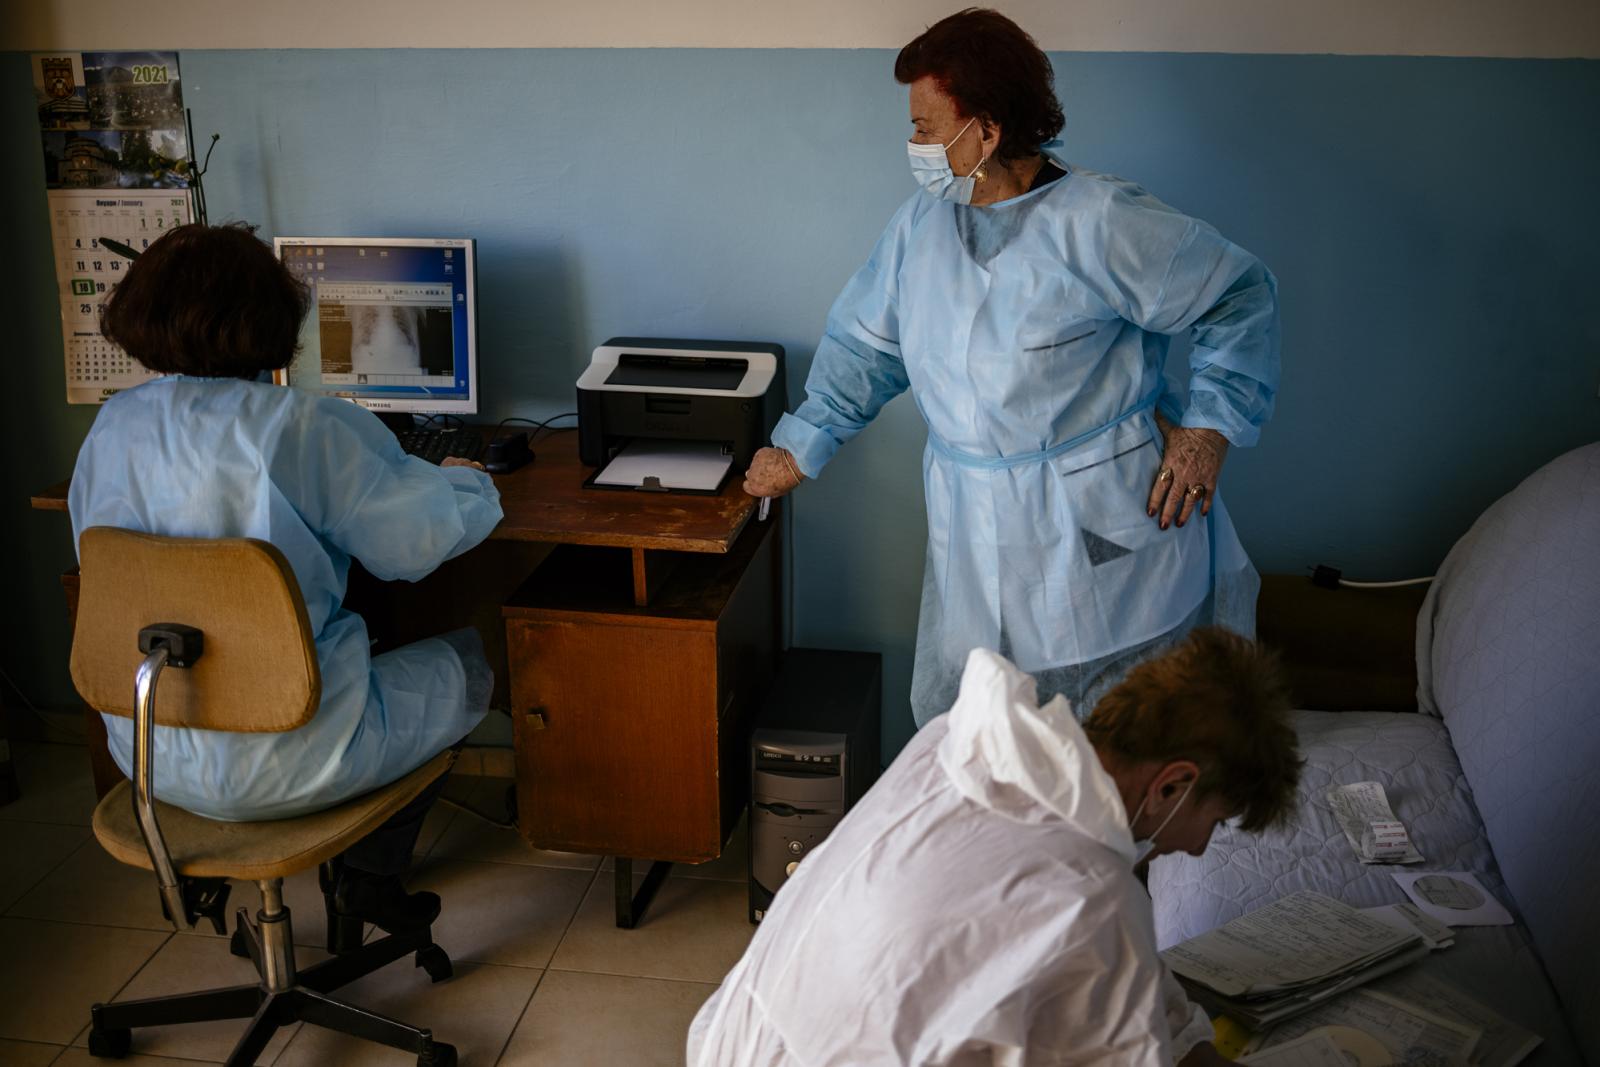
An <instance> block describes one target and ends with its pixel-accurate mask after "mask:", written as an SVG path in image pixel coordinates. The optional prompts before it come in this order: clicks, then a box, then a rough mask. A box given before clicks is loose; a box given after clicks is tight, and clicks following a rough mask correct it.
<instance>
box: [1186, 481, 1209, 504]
mask: <svg viewBox="0 0 1600 1067" xmlns="http://www.w3.org/2000/svg"><path fill="white" fill-rule="evenodd" d="M1184 495H1185V496H1192V497H1194V498H1195V499H1197V500H1198V499H1199V498H1200V497H1203V496H1205V495H1206V487H1205V486H1203V485H1199V484H1195V485H1191V486H1190V487H1189V491H1188V492H1187V493H1186V494H1184Z"/></svg>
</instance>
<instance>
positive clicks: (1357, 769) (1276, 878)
mask: <svg viewBox="0 0 1600 1067" xmlns="http://www.w3.org/2000/svg"><path fill="white" fill-rule="evenodd" d="M1295 726H1296V729H1297V731H1298V732H1299V735H1300V742H1301V751H1302V754H1303V755H1304V756H1305V757H1306V767H1305V771H1304V773H1303V775H1302V779H1301V785H1300V806H1299V810H1298V811H1297V812H1296V814H1295V816H1294V819H1293V824H1292V825H1291V826H1289V827H1287V828H1283V829H1278V830H1272V831H1268V832H1267V833H1265V834H1262V835H1260V836H1250V835H1246V834H1241V833H1238V832H1236V831H1234V830H1232V829H1230V828H1227V827H1220V828H1219V829H1218V830H1217V833H1216V835H1215V837H1213V839H1212V844H1211V847H1210V848H1209V849H1208V850H1207V851H1206V853H1205V855H1203V856H1201V857H1199V858H1195V857H1192V856H1186V855H1176V856H1166V857H1163V858H1161V859H1159V860H1156V861H1155V862H1154V863H1153V864H1152V865H1151V871H1150V892H1151V897H1152V898H1153V900H1154V903H1155V915H1156V935H1157V939H1158V941H1159V943H1160V944H1161V946H1162V947H1166V946H1169V945H1172V944H1175V943H1177V942H1179V941H1182V940H1184V939H1186V938H1189V937H1193V936H1195V935H1196V934H1199V933H1202V932H1204V931H1206V930H1209V929H1211V928H1213V927H1215V926H1218V925H1220V924H1222V923H1225V922H1227V921H1228V920H1230V919H1234V918H1237V917H1238V916H1239V915H1241V914H1243V913H1244V912H1246V911H1250V910H1252V909H1254V908H1257V907H1259V906H1261V905H1263V904H1266V903H1268V902H1270V901H1272V900H1276V899H1277V898H1279V897H1282V896H1286V895H1288V894H1290V893H1294V892H1298V891H1299V890H1302V889H1310V890H1315V891H1316V892H1319V893H1324V894H1326V895H1328V896H1330V897H1333V898H1335V899H1337V900H1342V901H1344V902H1345V903H1347V904H1350V905H1352V906H1354V907H1363V908H1364V907H1372V906H1375V905H1379V904H1393V903H1400V902H1402V901H1404V900H1406V899H1407V898H1406V896H1405V893H1404V892H1403V891H1402V890H1401V889H1400V886H1399V885H1398V884H1397V883H1396V882H1395V881H1394V879H1393V878H1392V877H1390V873H1389V872H1390V871H1391V870H1394V869H1395V868H1390V867H1382V866H1364V865H1363V864H1361V863H1360V862H1359V861H1357V860H1356V858H1355V855H1354V853H1353V852H1352V850H1351V848H1350V845H1349V843H1348V842H1347V841H1346V840H1345V838H1344V834H1343V833H1342V832H1341V831H1340V829H1339V826H1338V824H1337V823H1336V822H1335V821H1334V818H1333V814H1332V812H1331V811H1330V810H1329V807H1328V802H1327V800H1326V798H1325V794H1326V793H1327V791H1328V790H1329V789H1330V788H1331V787H1332V786H1335V785H1345V784H1349V783H1353V782H1361V781H1376V782H1381V783H1383V786H1384V789H1385V790H1386V791H1387V793H1388V796H1389V803H1390V806H1391V807H1392V808H1393V809H1394V811H1395V814H1396V815H1398V816H1399V817H1400V819H1401V820H1402V821H1403V822H1404V823H1405V824H1406V826H1407V827H1408V828H1409V830H1410V831H1411V837H1412V840H1413V841H1414V842H1415V843H1416V844H1417V847H1418V849H1419V850H1420V851H1421V852H1422V854H1423V856H1424V858H1425V862H1423V863H1420V864H1414V865H1412V866H1411V867H1409V868H1407V869H1410V870H1424V869H1426V870H1465V871H1472V872H1474V873H1476V874H1477V875H1478V877H1479V878H1480V879H1481V880H1482V881H1483V884H1484V885H1485V886H1486V887H1488V888H1489V889H1490V890H1491V891H1492V892H1494V893H1495V894H1496V895H1497V896H1498V897H1499V898H1500V900H1501V901H1502V902H1503V903H1504V904H1506V905H1507V906H1508V907H1509V908H1511V910H1512V912H1513V914H1515V913H1516V902H1515V901H1514V900H1512V899H1511V897H1510V894H1509V893H1507V891H1506V887H1505V883H1504V881H1503V880H1502V879H1501V876H1500V872H1499V869H1498V868H1497V866H1496V865H1495V860H1494V855H1493V853H1492V852H1491V851H1490V847H1489V842H1488V839H1487V837H1486V836H1485V834H1484V830H1483V825H1482V822H1481V821H1480V819H1479V817H1478V811H1477V808H1476V807H1475V805H1474V804H1473V800H1472V793H1471V790H1470V788H1469V787H1468V784H1467V781H1466V779H1465V777H1464V776H1463V775H1462V772H1461V765H1460V763H1459V762H1458V761H1457V759H1456V754H1455V752H1454V750H1453V749H1452V748H1451V745H1450V736H1449V734H1448V732H1447V731H1446V729H1445V726H1444V724H1443V723H1442V722H1440V721H1439V720H1437V719H1434V718H1431V717H1428V716H1424V715H1416V714H1392V713H1387V712H1342V713H1333V712H1320V711H1301V712H1296V713H1295ZM1596 948H1597V950H1600V946H1596ZM1417 966H1420V967H1426V968H1428V969H1429V972H1430V973H1432V974H1435V975H1437V976H1438V977H1440V978H1443V979H1445V980H1446V981H1450V982H1453V983H1455V984H1456V985H1458V986H1460V987H1461V988H1463V989H1465V990H1467V991H1468V992H1470V993H1473V994H1475V995H1476V996H1477V997H1478V998H1479V999H1481V1000H1483V1001H1484V1002H1485V1003H1487V1004H1490V1005H1492V1006H1494V1007H1495V1008H1496V1009H1497V1010H1498V1011H1500V1012H1501V1013H1502V1014H1504V1015H1505V1016H1507V1017H1508V1018H1510V1019H1512V1020H1513V1021H1515V1022H1517V1023H1520V1024H1521V1025H1523V1026H1525V1027H1527V1028H1528V1029H1530V1030H1532V1031H1534V1032H1535V1033H1538V1034H1540V1035H1542V1036H1543V1037H1544V1039H1545V1043H1544V1045H1543V1046H1541V1047H1540V1049H1539V1050H1538V1051H1537V1052H1535V1053H1534V1055H1533V1056H1532V1057H1531V1058H1530V1059H1529V1060H1527V1061H1526V1062H1527V1063H1529V1064H1536V1065H1545V1067H1557V1065H1560V1067H1566V1065H1568V1064H1581V1063H1582V1062H1583V1060H1582V1059H1581V1058H1580V1057H1579V1055H1578V1052H1577V1050H1576V1047H1575V1046H1574V1044H1573V1042H1572V1038H1571V1036H1570V1034H1569V1033H1568V1031H1567V1029H1566V1024H1565V1022H1564V1021H1563V1018H1562V1014H1561V1009H1560V1005H1559V1002H1558V1000H1557V998H1556V995H1555V991H1554V989H1552V987H1551V985H1550V982H1549V980H1548V979H1547V978H1546V976H1545V973H1544V969H1543V966H1542V965H1541V963H1540V962H1539V958H1538V956H1537V955H1536V954H1535V953H1534V951H1533V948H1532V944H1531V942H1530V940H1529V938H1528V935H1527V931H1526V929H1525V928H1524V927H1523V926H1522V925H1521V923H1520V921H1519V923H1518V925H1516V926H1503V927H1474V928H1463V929H1459V930H1457V932H1456V943H1455V945H1454V946H1453V947H1451V948H1448V949H1445V950H1443V951H1442V952H1437V953H1434V954H1433V955H1432V956H1431V957H1429V958H1428V959H1427V960H1426V961H1424V962H1422V963H1419V964H1417Z"/></svg>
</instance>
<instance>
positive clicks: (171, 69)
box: [83, 52, 184, 131]
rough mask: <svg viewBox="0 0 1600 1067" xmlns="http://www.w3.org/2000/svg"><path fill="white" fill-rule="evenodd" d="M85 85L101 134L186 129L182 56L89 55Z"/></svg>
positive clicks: (94, 123)
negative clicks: (179, 57) (124, 131)
mask: <svg viewBox="0 0 1600 1067" xmlns="http://www.w3.org/2000/svg"><path fill="white" fill-rule="evenodd" d="M83 81H84V84H85V86H87V88H88V102H89V124H90V125H91V126H93V127H94V128H95V129H97V130H177V131H181V130H182V129H183V128H184V122H183V90H182V88H181V83H180V81H179V78H178V54H177V53H176V52H85V53H83Z"/></svg>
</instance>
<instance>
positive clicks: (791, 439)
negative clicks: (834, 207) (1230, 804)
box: [745, 9, 1279, 725]
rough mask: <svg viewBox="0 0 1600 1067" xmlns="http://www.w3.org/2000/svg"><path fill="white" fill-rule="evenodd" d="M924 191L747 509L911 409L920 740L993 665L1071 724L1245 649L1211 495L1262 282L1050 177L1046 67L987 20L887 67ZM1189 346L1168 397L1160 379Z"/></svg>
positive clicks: (1245, 419) (1259, 375) (758, 471)
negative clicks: (897, 86)
mask: <svg viewBox="0 0 1600 1067" xmlns="http://www.w3.org/2000/svg"><path fill="white" fill-rule="evenodd" d="M895 77H896V79H897V80H899V81H900V82H901V83H902V84H905V85H909V86H910V102H911V121H912V127H913V130H914V134H913V136H912V138H911V141H910V143H909V145H908V146H907V152H908V155H909V158H910V165H911V172H912V175H913V176H914V177H915V179H916V181H917V183H918V184H919V185H920V186H921V188H920V190H919V191H918V192H916V193H914V194H912V196H911V197H910V198H909V199H907V200H906V202H905V203H904V204H903V205H901V207H900V209H899V210H898V211H896V212H895V214H894V216H893V218H891V219H890V220H889V225H888V228H887V229H886V230H885V231H884V232H883V235H882V236H881V237H880V238H879V239H878V243H877V246H876V247H875V248H874V249H873V251H872V255H871V257H870V258H869V259H868V260H867V263H866V265H865V266H864V267H862V268H861V269H860V270H859V271H858V272H857V273H856V275H855V277H853V278H852V279H851V280H850V282H849V283H848V284H847V285H846V286H845V288H844V292H843V293H842V294H840V296H839V299H838V301H837V302H836V303H835V304H834V306H833V309H832V311H831V312H830V313H829V315H828V322H827V329H826V332H825V334H824V336H823V338H822V342H821V344H820V345H819V346H818V348H817V353H816V358H815V360H814V362H813V363H812V366H811V373H810V377H809V379H808V380H807V383H806V394H807V398H806V401H805V403H803V404H802V405H801V406H800V407H799V409H798V410H796V411H795V412H794V413H793V414H790V415H785V416H784V417H783V419H782V420H781V421H780V422H779V424H778V426H777V428H776V430H775V431H774V433H773V435H772V440H773V446H774V447H772V448H767V449H763V450H761V451H760V452H758V453H757V454H756V456H755V458H754V459H753V461H752V463H751V467H750V470H749V472H748V474H747V475H746V481H745V488H746V489H747V491H749V492H750V493H752V494H754V495H757V496H780V495H782V494H784V493H787V492H789V491H790V490H792V489H794V488H795V487H796V486H797V485H798V484H799V483H800V482H801V481H802V480H803V479H805V478H815V477H817V476H818V475H819V474H821V473H822V469H823V467H824V466H825V465H826V464H827V463H828V461H829V460H830V459H831V458H832V456H833V454H834V453H835V452H836V451H837V450H838V448H839V446H840V445H843V444H844V443H845V442H847V441H849V440H850V439H851V438H852V437H854V436H855V435H856V434H858V433H860V432H861V430H862V429H864V428H865V427H866V425H867V424H868V423H869V422H871V421H872V420H873V418H874V417H876V415H877V414H878V412H879V410H880V409H882V407H883V406H884V404H886V403H888V402H889V401H890V400H891V399H893V398H894V397H895V396H897V395H899V394H900V393H902V392H904V391H905V390H906V389H907V388H909V389H910V390H911V393H912V396H913V397H914V398H915V399H916V403H917V407H918V409H919V410H920V411H921V413H922V416H923V418H924V420H925V421H926V422H927V426H928V444H927V448H926V450H925V452H924V454H923V470H922V473H923V485H924V490H925V494H926V501H927V513H928V548H927V564H926V569H925V571H924V577H923V591H922V610H921V618H920V621H919V623H918V631H917V651H916V663H915V667H914V670H913V675H912V692H911V701H912V710H913V713H914V714H915V716H916V720H917V723H918V725H921V724H923V723H926V722H927V721H928V720H929V719H931V718H932V717H933V716H935V715H938V714H941V713H942V712H944V711H946V710H948V708H949V707H950V705H951V703H952V702H953V700H954V698H955V694H956V687H957V683H958V681H959V679H960V675H961V670H962V667H963V665H964V664H965V662H966V657H967V653H968V652H970V651H971V650H972V649H974V648H979V647H981V648H989V649H995V650H997V651H999V652H1000V653H1002V654H1003V655H1005V656H1007V657H1009V658H1010V659H1011V660H1012V661H1013V662H1015V663H1016V664H1017V666H1019V667H1021V668H1022V669H1023V670H1025V671H1028V672H1029V673H1031V674H1032V675H1034V677H1035V678H1036V679H1037V681H1038V683H1039V688H1040V693H1041V696H1045V695H1049V694H1053V693H1064V694H1066V695H1067V697H1068V698H1069V699H1070V700H1071V701H1072V702H1073V705H1074V707H1075V709H1076V711H1077V713H1078V714H1079V715H1080V716H1082V715H1086V714H1088V712H1089V711H1090V710H1091V709H1092V708H1093V706H1094V703H1095V700H1096V699H1097V698H1098V696H1099V695H1100V694H1101V693H1103V692H1104V691H1105V690H1106V689H1108V688H1110V686H1111V685H1112V684H1114V683H1115V682H1116V681H1117V680H1118V678H1120V677H1121V676H1122V674H1123V673H1125V672H1126V671H1127V669H1128V668H1129V667H1131V666H1132V665H1133V664H1134V663H1136V662H1138V661H1139V660H1141V659H1143V658H1146V657H1148V656H1150V655H1153V654H1154V653H1156V652H1158V651H1160V650H1161V649H1163V648H1166V647H1168V646H1169V645H1171V644H1172V643H1174V642H1175V641H1176V640H1177V639H1178V638H1180V637H1181V636H1182V635H1183V634H1184V633H1186V632H1187V631H1188V630H1190V629H1192V628H1193V627H1194V626H1196V625H1198V624H1201V623H1205V622H1218V623H1221V624H1223V625H1226V626H1228V627H1230V628H1232V629H1234V630H1237V631H1239V632H1241V633H1243V634H1245V635H1247V636H1249V635H1251V634H1253V632H1254V616H1255V596H1256V592H1257V589H1258V588H1259V579H1258V578H1257V576H1256V573H1255V570H1254V569H1253V568H1252V567H1251V565H1250V561H1249V559H1248V558H1247V557H1246V556H1245V553H1244V550H1243V548H1242V546H1241V545H1240V544H1239V540H1238V538H1237V536H1236V535H1235V533H1234V530H1233V526H1232V524H1231V523H1230V522H1229V520H1228V515H1227V511H1226V509H1225V508H1224V507H1223V506H1222V500H1221V498H1220V496H1219V495H1218V492H1217V480H1218V476H1219V474H1220V473H1221V469H1222V463H1223V459H1224V457H1225V455H1226V453H1227V450H1228V447H1229V445H1237V446H1246V445H1253V444H1255V443H1256V440H1257V438H1258V437H1259V435H1260V430H1261V427H1262V425H1263V424H1264V423H1265V422H1266V420H1267V418H1268V417H1269V416H1270V415H1271V413H1272V405H1273V396H1274V393H1275V391H1276V389H1277V383H1278V336H1279V331H1278V310H1277V282H1276V281H1275V280H1274V278H1273V277H1272V275H1271V273H1269V272H1268V271H1267V269H1266V267H1264V266H1263V265H1262V264H1261V262H1260V261H1259V260H1257V259H1256V257H1254V256H1252V255H1251V254H1250V253H1249V252H1246V251H1245V250H1244V249H1242V248H1240V247H1239V246H1237V245H1235V244H1233V243H1232V242H1230V241H1228V240H1226V239H1225V238H1224V237H1222V236H1221V235H1220V234H1219V233H1217V231H1216V230H1214V229H1213V228H1212V227H1210V226H1209V225H1207V224H1206V223H1204V222H1201V221H1199V220H1197V219H1192V218H1189V217H1187V216H1185V215H1183V214H1181V213H1179V212H1178V211H1175V210H1173V209H1172V208H1171V207H1168V206H1167V205H1166V204H1164V203H1162V202H1161V201H1160V200H1157V199H1156V198H1155V197H1153V196H1151V195H1150V194H1149V193H1147V192H1145V191H1144V190H1143V189H1142V188H1140V187H1139V186H1137V185H1135V184H1133V183H1131V182H1128V181H1124V180H1122V179H1120V178H1113V177H1108V176H1106V175H1103V174H1096V173H1093V172H1091V171H1088V170H1085V169H1083V168H1081V167H1078V166H1075V165H1073V164H1071V163H1069V162H1068V161H1067V159H1066V157H1065V156H1064V155H1063V154H1062V146H1061V143H1060V142H1059V141H1056V140H1054V139H1053V138H1055V136H1056V135H1057V134H1058V133H1059V132H1060V130H1061V127H1062V124H1063V118H1062V113H1061V106H1060V104H1059V103H1058V102H1057V100H1056V96H1055V91H1054V88H1053V84H1052V82H1053V73H1052V70H1051V67H1050V61H1049V59H1048V58H1047V57H1046V56H1045V54H1044V53H1043V52H1041V51H1040V50H1039V48H1038V47H1037V46H1036V45H1035V44H1034V42H1033V40H1032V38H1030V37H1029V36H1028V35H1027V34H1026V33H1024V32H1023V31H1022V30H1021V29H1020V28H1019V27H1018V26H1017V25H1016V24H1015V23H1013V22H1012V21H1011V20H1009V19H1007V18H1006V17H1005V16H1003V15H1000V14H999V13H997V12H994V11H987V10H978V9H969V10H966V11H962V12H960V13H958V14H956V15H952V16H950V17H949V18H946V19H944V20H943V21H941V22H939V23H937V24H935V25H934V26H932V27H931V28H929V29H928V30H927V31H926V32H925V33H923V34H922V35H921V36H920V37H918V38H917V39H916V40H914V41H912V42H911V43H910V44H908V45H907V46H906V47H905V48H904V49H903V50H902V51H901V52H900V55H899V57H898V59H897V60H896V61H895ZM1180 333H1187V334H1188V335H1189V337H1190V339H1191V341H1192V342H1193V351H1192V354H1191V355H1190V357H1189V363H1190V367H1191V370H1192V374H1191V377H1190V381H1189V387H1188V394H1187V397H1180V396H1178V395H1176V394H1175V393H1173V392H1172V391H1170V390H1169V389H1168V388H1167V387H1166V385H1165V383H1164V380H1163V376H1162V370H1163V365H1164V363H1165V361H1166V355H1167V348H1168V344H1169V339H1170V337H1171V336H1172V335H1175V334H1180Z"/></svg>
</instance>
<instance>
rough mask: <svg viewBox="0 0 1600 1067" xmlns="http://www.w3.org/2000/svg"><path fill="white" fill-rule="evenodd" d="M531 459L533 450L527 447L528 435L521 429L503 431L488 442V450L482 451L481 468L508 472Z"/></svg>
mask: <svg viewBox="0 0 1600 1067" xmlns="http://www.w3.org/2000/svg"><path fill="white" fill-rule="evenodd" d="M532 460H533V452H532V451H531V450H529V448H528V435H527V433H526V432H524V431H522V430H517V431H516V432H514V433H503V434H500V435H498V436H496V437H495V439H494V440H493V441H490V442H489V450H488V451H487V452H486V453H484V457H483V469H484V470H486V471H488V472H489V473H490V474H510V473H511V472H512V471H514V470H516V469H517V468H518V467H521V466H523V465H525V464H527V463H529V462H531V461H532Z"/></svg>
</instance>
